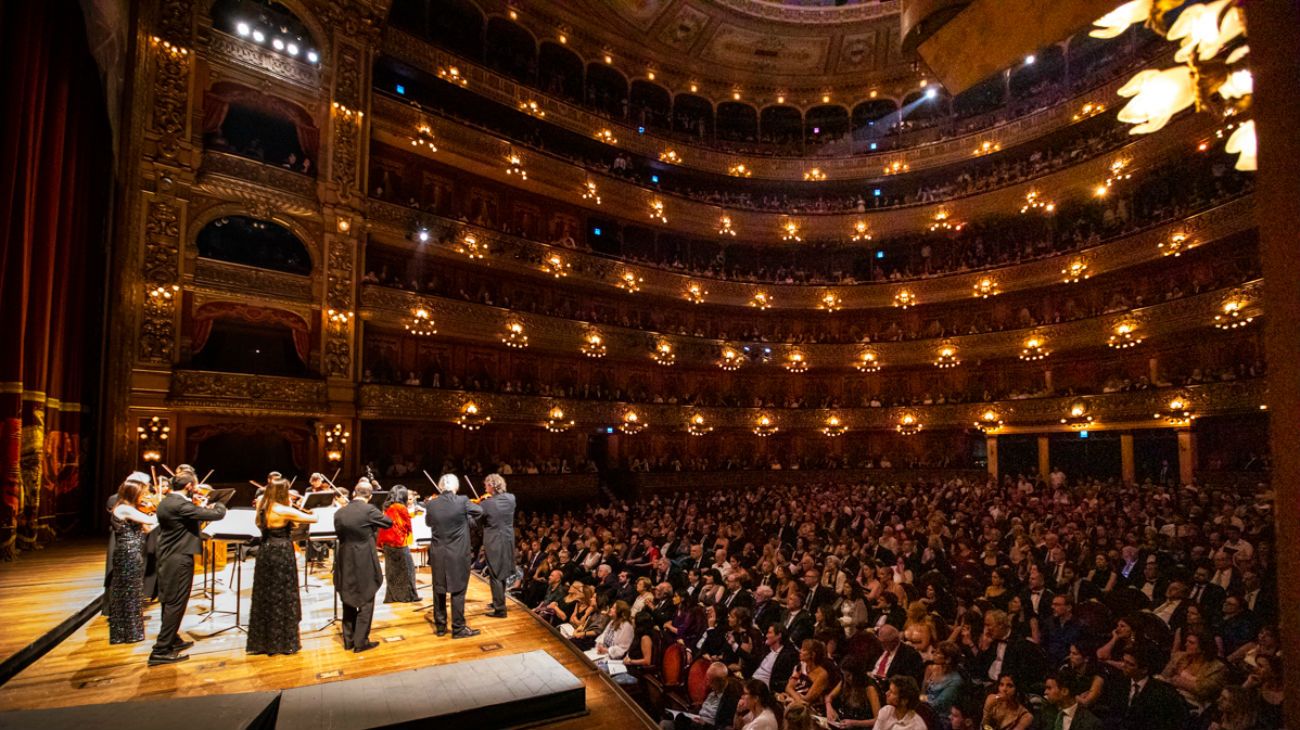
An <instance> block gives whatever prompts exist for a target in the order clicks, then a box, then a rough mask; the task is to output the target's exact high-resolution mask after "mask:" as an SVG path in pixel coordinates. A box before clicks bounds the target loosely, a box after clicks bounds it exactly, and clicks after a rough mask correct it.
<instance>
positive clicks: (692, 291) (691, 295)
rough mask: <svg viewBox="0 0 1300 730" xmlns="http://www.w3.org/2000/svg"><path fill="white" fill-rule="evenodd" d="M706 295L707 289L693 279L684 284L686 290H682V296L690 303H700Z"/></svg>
mask: <svg viewBox="0 0 1300 730" xmlns="http://www.w3.org/2000/svg"><path fill="white" fill-rule="evenodd" d="M708 295H709V291H708V290H707V289H705V288H704V287H703V286H701V285H699V284H697V283H695V282H693V281H692V282H690V283H689V284H687V285H686V291H685V292H683V296H685V297H686V300H687V301H688V302H690V303H691V304H702V303H703V302H704V297H706V296H708Z"/></svg>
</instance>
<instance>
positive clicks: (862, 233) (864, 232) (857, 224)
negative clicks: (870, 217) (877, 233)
mask: <svg viewBox="0 0 1300 730" xmlns="http://www.w3.org/2000/svg"><path fill="white" fill-rule="evenodd" d="M849 238H850V239H852V240H854V241H870V240H871V233H870V231H869V229H868V228H867V222H866V221H864V220H856V221H854V222H853V233H851V234H850V235H849Z"/></svg>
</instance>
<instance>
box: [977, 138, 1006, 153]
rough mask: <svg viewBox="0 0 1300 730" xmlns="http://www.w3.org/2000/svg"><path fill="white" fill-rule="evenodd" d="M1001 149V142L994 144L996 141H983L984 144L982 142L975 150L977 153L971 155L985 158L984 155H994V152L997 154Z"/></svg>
mask: <svg viewBox="0 0 1300 730" xmlns="http://www.w3.org/2000/svg"><path fill="white" fill-rule="evenodd" d="M1001 149H1002V143H1001V142H994V141H992V140H985V141H983V142H980V144H979V146H978V147H976V148H975V151H974V152H972V153H971V154H973V155H974V156H976V157H981V156H983V155H987V154H990V153H992V152H997V151H999V150H1001Z"/></svg>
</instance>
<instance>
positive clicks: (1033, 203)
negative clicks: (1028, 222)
mask: <svg viewBox="0 0 1300 730" xmlns="http://www.w3.org/2000/svg"><path fill="white" fill-rule="evenodd" d="M1031 210H1041V211H1042V212H1044V213H1051V212H1053V211H1055V210H1056V203H1054V202H1052V201H1050V200H1044V199H1043V196H1042V195H1041V194H1040V193H1039V192H1038V191H1037V190H1030V191H1029V192H1027V193H1025V204H1024V205H1022V206H1020V212H1021V213H1028V212H1029V211H1031Z"/></svg>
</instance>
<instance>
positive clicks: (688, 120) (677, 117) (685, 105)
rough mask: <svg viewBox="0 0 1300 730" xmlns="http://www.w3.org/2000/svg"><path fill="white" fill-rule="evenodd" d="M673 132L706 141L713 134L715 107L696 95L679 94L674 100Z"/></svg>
mask: <svg viewBox="0 0 1300 730" xmlns="http://www.w3.org/2000/svg"><path fill="white" fill-rule="evenodd" d="M673 131H675V132H682V133H685V134H689V135H691V136H692V137H695V138H696V139H706V138H708V137H709V136H711V135H712V134H713V105H712V104H710V103H709V100H708V99H705V98H704V97H702V96H695V95H694V94H678V95H677V97H676V98H674V99H673Z"/></svg>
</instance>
